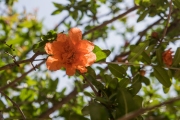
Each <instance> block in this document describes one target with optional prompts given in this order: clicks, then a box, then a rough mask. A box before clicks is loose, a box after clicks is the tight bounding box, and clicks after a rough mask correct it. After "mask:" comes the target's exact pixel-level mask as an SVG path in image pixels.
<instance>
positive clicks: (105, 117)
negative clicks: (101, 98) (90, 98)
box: [89, 103, 109, 120]
mask: <svg viewBox="0 0 180 120" xmlns="http://www.w3.org/2000/svg"><path fill="white" fill-rule="evenodd" d="M89 109H90V117H91V120H109V114H108V111H107V109H106V107H104V106H103V105H102V104H99V103H90V105H89Z"/></svg>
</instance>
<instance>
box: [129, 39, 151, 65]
mask: <svg viewBox="0 0 180 120" xmlns="http://www.w3.org/2000/svg"><path fill="white" fill-rule="evenodd" d="M148 44H149V41H144V42H141V43H140V44H139V45H138V46H135V47H133V48H132V49H131V53H130V55H129V57H128V60H129V62H134V61H135V60H136V59H137V58H138V57H139V56H140V55H141V54H142V52H143V51H144V50H145V48H146V47H147V46H148Z"/></svg>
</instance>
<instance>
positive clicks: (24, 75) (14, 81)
mask: <svg viewBox="0 0 180 120" xmlns="http://www.w3.org/2000/svg"><path fill="white" fill-rule="evenodd" d="M43 63H45V61H42V62H41V63H39V64H38V65H36V66H35V67H36V68H37V67H39V66H40V65H42V64H43ZM33 70H34V67H33V68H31V69H30V70H28V71H27V72H25V73H23V74H22V75H21V76H20V77H18V78H16V79H15V80H13V81H12V82H10V83H9V84H7V85H5V86H3V87H1V88H0V92H2V91H4V90H5V89H7V88H9V87H11V86H13V85H14V84H15V83H17V82H19V81H21V80H22V79H24V78H25V77H26V75H27V74H29V73H30V72H32V71H33Z"/></svg>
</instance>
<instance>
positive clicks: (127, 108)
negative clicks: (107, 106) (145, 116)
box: [117, 88, 138, 114]
mask: <svg viewBox="0 0 180 120" xmlns="http://www.w3.org/2000/svg"><path fill="white" fill-rule="evenodd" d="M118 91H119V92H118V95H117V99H118V103H119V105H118V107H119V109H120V111H121V112H123V113H124V114H127V113H128V112H131V111H134V110H135V109H137V108H138V105H137V103H135V101H134V100H133V97H132V95H131V94H130V93H129V92H128V91H127V90H126V89H122V88H119V90H118Z"/></svg>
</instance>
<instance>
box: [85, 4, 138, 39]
mask: <svg viewBox="0 0 180 120" xmlns="http://www.w3.org/2000/svg"><path fill="white" fill-rule="evenodd" d="M137 8H138V6H134V7H132V8H130V9H129V10H127V11H126V12H124V13H122V14H120V15H118V16H116V17H114V18H112V19H111V20H108V21H105V22H103V23H102V24H101V25H99V26H96V27H94V28H92V29H90V30H89V31H87V32H85V33H84V34H83V36H85V35H87V34H89V33H91V32H93V31H95V30H98V29H100V28H102V27H104V26H106V25H107V24H109V23H112V22H114V21H115V20H118V19H119V18H121V17H124V16H125V15H127V14H128V13H130V12H132V11H134V10H136V9H137Z"/></svg>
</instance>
